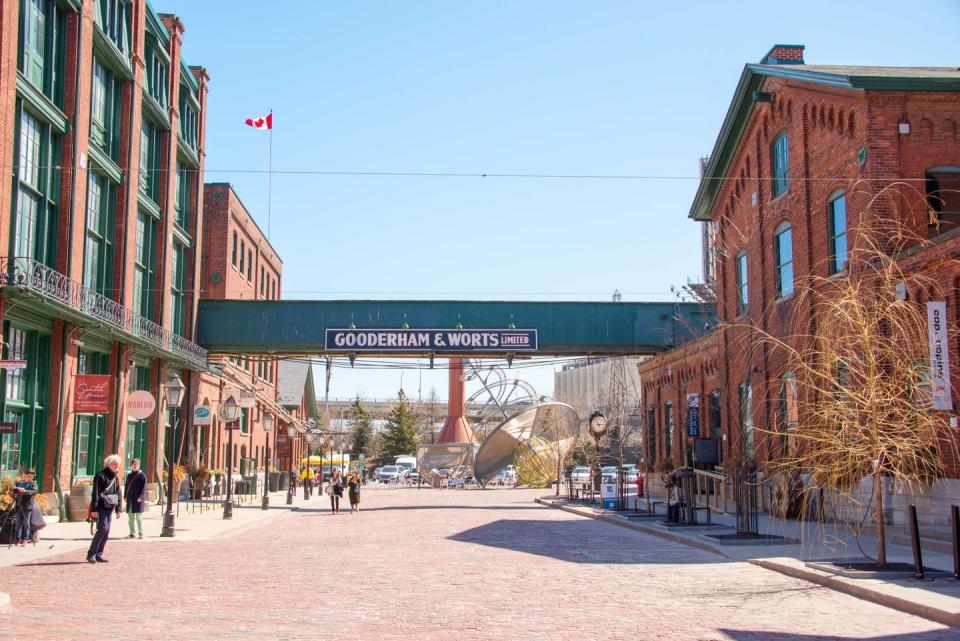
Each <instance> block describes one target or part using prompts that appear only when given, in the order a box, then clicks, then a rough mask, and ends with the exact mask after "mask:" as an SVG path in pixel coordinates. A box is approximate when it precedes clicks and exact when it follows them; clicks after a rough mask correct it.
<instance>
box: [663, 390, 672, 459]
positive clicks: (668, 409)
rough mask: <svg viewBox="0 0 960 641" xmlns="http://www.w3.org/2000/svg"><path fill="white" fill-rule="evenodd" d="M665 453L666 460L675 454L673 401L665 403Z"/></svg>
mask: <svg viewBox="0 0 960 641" xmlns="http://www.w3.org/2000/svg"><path fill="white" fill-rule="evenodd" d="M663 454H664V457H665V458H666V460H668V461H669V460H670V459H671V457H672V456H673V403H671V402H670V401H667V402H666V403H664V404H663Z"/></svg>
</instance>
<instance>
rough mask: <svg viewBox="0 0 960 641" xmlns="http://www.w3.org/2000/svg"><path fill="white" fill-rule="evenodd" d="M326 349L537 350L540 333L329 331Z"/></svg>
mask: <svg viewBox="0 0 960 641" xmlns="http://www.w3.org/2000/svg"><path fill="white" fill-rule="evenodd" d="M326 348H327V349H328V350H332V351H385V352H390V351H405V350H407V351H409V350H416V351H428V350H429V351H445V350H458V351H459V350H465V351H497V350H499V349H508V350H529V351H533V350H536V349H537V331H536V330H492V329H466V330H465V329H456V330H431V331H421V330H410V329H393V330H391V329H382V330H356V329H328V330H327V333H326Z"/></svg>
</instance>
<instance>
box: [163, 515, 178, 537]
mask: <svg viewBox="0 0 960 641" xmlns="http://www.w3.org/2000/svg"><path fill="white" fill-rule="evenodd" d="M174 520H175V517H174V514H173V512H167V513H166V514H164V515H163V528H162V529H161V530H160V536H174V532H175V529H174Z"/></svg>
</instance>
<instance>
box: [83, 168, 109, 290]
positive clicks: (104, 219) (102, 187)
mask: <svg viewBox="0 0 960 641" xmlns="http://www.w3.org/2000/svg"><path fill="white" fill-rule="evenodd" d="M116 191H117V190H116V186H115V185H114V184H113V183H112V182H111V181H110V180H109V179H108V178H106V177H105V176H101V175H100V174H98V173H97V172H95V171H90V172H88V180H87V221H86V238H85V241H84V251H83V285H84V287H86V288H87V289H92V290H93V291H96V292H98V293H100V294H102V295H103V296H107V297H108V298H109V297H111V294H112V293H113V291H112V290H111V287H112V282H113V235H114V233H115V229H114V224H113V220H114V211H115V202H116Z"/></svg>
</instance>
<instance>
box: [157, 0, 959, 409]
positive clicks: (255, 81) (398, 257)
mask: <svg viewBox="0 0 960 641" xmlns="http://www.w3.org/2000/svg"><path fill="white" fill-rule="evenodd" d="M154 7H155V8H156V10H157V11H159V12H161V13H176V14H177V15H179V16H180V17H181V19H182V21H183V22H184V24H185V27H186V33H185V37H184V43H185V47H184V55H185V58H186V60H187V61H188V62H189V63H190V64H193V65H203V66H205V67H206V68H207V69H208V71H209V73H210V76H211V81H210V96H209V103H208V113H207V127H208V129H207V141H206V143H207V147H206V150H207V162H206V167H207V175H206V179H207V181H229V182H231V183H233V185H234V187H235V189H236V190H237V192H238V193H239V194H240V197H241V198H242V199H243V201H244V203H246V205H247V206H248V207H249V208H250V209H252V213H253V215H254V217H255V218H256V219H257V221H258V222H259V223H260V225H261V227H262V228H263V229H264V230H266V227H267V176H266V174H265V173H243V172H242V171H239V170H247V171H250V170H253V171H265V170H266V167H267V134H266V133H265V132H258V131H255V130H253V129H250V128H248V127H246V126H244V124H243V121H244V119H245V118H247V117H251V116H258V115H264V114H266V113H267V112H268V111H269V110H270V109H273V112H274V139H273V166H274V169H275V170H276V171H284V170H334V171H399V172H467V173H484V172H487V173H535V174H578V175H581V174H591V175H593V174H617V175H650V176H686V177H694V176H696V174H697V159H698V158H699V157H700V156H702V155H705V154H707V153H709V152H710V150H711V149H712V147H713V143H714V140H715V139H716V135H717V131H718V129H719V126H720V124H721V122H722V120H723V116H724V114H725V112H726V109H727V107H728V105H729V101H730V98H731V96H732V94H733V91H734V88H735V86H736V83H737V79H738V78H739V75H740V72H741V70H742V68H743V65H744V63H746V62H756V61H758V60H759V59H760V57H761V56H762V55H763V54H764V53H765V52H766V51H767V50H768V49H769V48H770V46H771V45H773V44H774V43H778V42H782V43H799V44H805V45H806V46H807V49H806V60H807V62H809V63H811V64H863V65H903V66H910V65H923V66H960V50H958V49H960V48H958V46H957V43H958V42H960V39H958V36H960V2H958V0H918V1H917V2H915V3H913V4H912V5H910V6H909V7H908V6H907V5H905V4H903V3H902V2H893V1H888V0H875V1H871V2H859V1H858V2H836V0H832V1H830V2H824V1H820V0H805V1H803V2H793V3H774V2H769V1H764V2H736V3H733V2H726V3H721V2H660V3H650V2H602V1H597V2H564V1H558V0H549V1H547V0H544V1H524V2H476V1H457V2H454V1H447V2H425V1H418V2H359V1H354V2H332V1H309V2H292V1H289V0H276V1H275V2H263V0H259V1H256V2H254V1H252V0H251V1H246V0H233V1H231V2H223V1H219V0H205V1H203V2H198V1H197V0H156V2H155V4H154ZM231 170H233V171H231ZM695 190H696V181H695V180H690V179H687V180H683V179H679V180H676V179H675V180H666V179H657V180H619V181H615V180H555V179H512V178H427V177H369V176H316V175H313V176H311V175H283V174H275V175H274V178H273V199H272V202H273V224H272V238H271V240H272V242H273V244H274V246H275V247H276V248H277V250H278V251H279V253H280V255H281V257H282V258H283V260H284V269H283V295H284V297H285V298H434V297H441V296H442V297H444V298H456V297H463V298H474V299H477V298H513V299H559V298H564V299H595V300H608V299H609V296H610V294H611V293H612V292H613V290H614V289H620V290H622V291H623V292H624V293H625V294H624V298H625V299H626V300H639V299H663V298H664V297H669V287H670V285H678V286H679V285H681V284H683V283H685V282H686V279H687V277H688V276H692V277H697V276H699V273H700V262H699V236H698V232H699V229H698V226H697V225H696V224H695V223H693V222H691V221H689V220H688V219H687V217H686V214H687V211H688V208H689V205H690V202H691V200H692V197H693V194H694V191H695ZM371 292H376V293H371ZM485 292H498V293H496V294H493V293H490V294H484V293H485ZM504 292H510V293H512V295H510V296H507V295H506V294H503V293H504ZM551 371H552V370H551V368H545V370H544V371H538V372H532V373H531V374H530V376H531V378H532V379H534V383H535V384H536V385H537V387H538V389H540V390H541V391H542V392H544V393H550V391H551V389H552V376H551V374H550V372H551ZM317 374H320V372H319V371H318V372H317ZM399 378H400V375H399V372H396V371H391V372H385V373H379V374H378V373H371V372H369V371H364V372H348V373H344V372H343V371H342V370H337V372H336V375H335V376H334V379H333V382H332V387H331V390H332V393H333V395H335V396H351V395H353V394H354V393H356V392H357V391H361V390H362V391H364V392H366V393H367V394H369V395H372V396H387V395H392V394H394V393H395V392H396V390H397V389H398V388H399ZM411 378H418V372H417V370H416V369H414V370H413V372H412V373H409V372H408V374H407V375H406V377H405V381H404V387H405V388H406V389H407V390H408V392H409V391H410V389H411V387H410V379H411ZM319 380H322V377H319V376H318V381H319ZM423 385H424V394H426V391H427V390H428V389H429V387H430V386H431V385H436V387H437V388H438V391H439V392H440V394H441V396H443V397H445V396H446V390H445V387H446V380H445V376H444V375H443V374H442V373H441V374H440V375H439V376H436V377H434V378H427V382H425V383H424V384H423Z"/></svg>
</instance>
